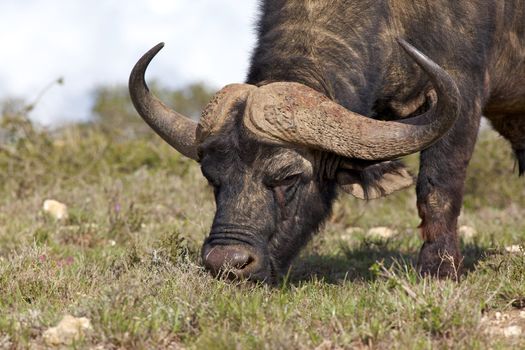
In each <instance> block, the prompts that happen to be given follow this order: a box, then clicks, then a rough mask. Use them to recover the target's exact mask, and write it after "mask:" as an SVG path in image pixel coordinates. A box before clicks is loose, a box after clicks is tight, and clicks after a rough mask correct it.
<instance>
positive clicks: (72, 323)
mask: <svg viewBox="0 0 525 350" xmlns="http://www.w3.org/2000/svg"><path fill="white" fill-rule="evenodd" d="M90 330H92V327H91V321H90V320H89V319H87V318H85V317H80V318H76V317H73V316H71V315H66V316H64V318H63V319H62V320H61V321H60V322H59V323H58V325H57V326H56V327H51V328H49V329H47V330H46V331H45V332H44V333H43V334H42V337H43V338H44V341H45V343H46V344H47V345H49V346H57V345H71V344H73V343H74V342H75V341H78V340H80V338H82V337H83V336H85V335H86V333H87V332H89V331H90Z"/></svg>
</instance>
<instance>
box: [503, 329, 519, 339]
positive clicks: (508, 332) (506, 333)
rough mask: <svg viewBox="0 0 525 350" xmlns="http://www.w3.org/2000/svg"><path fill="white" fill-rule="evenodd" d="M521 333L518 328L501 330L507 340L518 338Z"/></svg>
mask: <svg viewBox="0 0 525 350" xmlns="http://www.w3.org/2000/svg"><path fill="white" fill-rule="evenodd" d="M521 333H522V330H521V327H519V326H509V327H506V328H504V329H503V335H504V336H506V337H507V338H510V337H519V336H520V335H521Z"/></svg>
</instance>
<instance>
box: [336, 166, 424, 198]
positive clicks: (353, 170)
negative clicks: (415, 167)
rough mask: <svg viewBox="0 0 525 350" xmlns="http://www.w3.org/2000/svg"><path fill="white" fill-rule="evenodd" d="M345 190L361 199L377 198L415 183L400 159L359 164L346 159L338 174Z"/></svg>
mask: <svg viewBox="0 0 525 350" xmlns="http://www.w3.org/2000/svg"><path fill="white" fill-rule="evenodd" d="M336 179H337V183H338V185H339V186H340V187H341V188H342V190H343V191H345V192H346V193H349V194H351V195H353V196H354V197H357V198H359V199H377V198H381V197H384V196H387V195H389V194H391V193H393V192H395V191H399V190H402V189H404V188H406V187H409V186H411V185H412V184H413V183H414V178H413V177H412V175H411V174H410V173H409V172H408V170H406V168H405V166H404V165H403V163H401V162H400V161H386V162H380V163H374V164H358V163H355V162H350V161H344V162H343V163H342V165H341V166H340V167H339V169H338V171H337V175H336Z"/></svg>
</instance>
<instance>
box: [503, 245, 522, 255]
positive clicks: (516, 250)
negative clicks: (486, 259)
mask: <svg viewBox="0 0 525 350" xmlns="http://www.w3.org/2000/svg"><path fill="white" fill-rule="evenodd" d="M505 250H506V251H507V252H509V253H521V252H523V249H522V247H521V246H519V245H511V246H508V247H505Z"/></svg>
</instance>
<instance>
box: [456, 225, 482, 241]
mask: <svg viewBox="0 0 525 350" xmlns="http://www.w3.org/2000/svg"><path fill="white" fill-rule="evenodd" d="M458 233H459V235H460V236H461V237H463V238H464V239H472V238H474V237H475V236H477V235H478V232H477V231H476V229H475V228H474V227H470V226H466V225H463V226H460V228H459V229H458Z"/></svg>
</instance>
